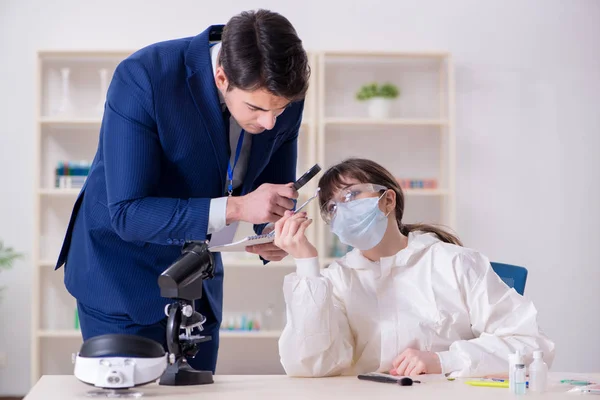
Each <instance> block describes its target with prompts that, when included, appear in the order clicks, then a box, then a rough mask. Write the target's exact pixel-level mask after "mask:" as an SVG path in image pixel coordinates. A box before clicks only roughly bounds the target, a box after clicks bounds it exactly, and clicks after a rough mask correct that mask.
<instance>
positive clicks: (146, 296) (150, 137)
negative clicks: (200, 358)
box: [56, 25, 304, 329]
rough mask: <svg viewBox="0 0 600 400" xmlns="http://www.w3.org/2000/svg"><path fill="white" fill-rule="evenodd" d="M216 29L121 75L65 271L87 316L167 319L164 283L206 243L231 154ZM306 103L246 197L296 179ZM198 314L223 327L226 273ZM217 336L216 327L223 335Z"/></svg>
mask: <svg viewBox="0 0 600 400" xmlns="http://www.w3.org/2000/svg"><path fill="white" fill-rule="evenodd" d="M221 28H222V26H220V25H215V26H211V27H209V28H208V29H207V30H206V31H204V32H203V33H201V34H199V35H198V36H195V37H191V38H184V39H178V40H172V41H167V42H161V43H157V44H154V45H151V46H149V47H146V48H144V49H141V50H139V51H137V52H136V53H134V54H133V55H131V56H130V57H128V58H127V59H125V60H124V61H122V62H121V63H120V64H119V66H118V67H117V69H116V71H115V74H114V77H113V79H112V82H111V84H110V87H109V89H108V93H107V99H106V105H105V113H104V118H103V121H102V125H101V130H100V141H99V146H98V150H97V153H96V155H95V157H94V161H93V164H92V168H91V171H90V174H89V176H88V178H87V180H86V183H85V186H84V187H83V189H82V191H81V193H80V195H79V197H78V199H77V201H76V203H75V206H74V208H73V213H72V216H71V219H70V221H69V226H68V230H67V233H66V237H65V241H64V244H63V247H62V250H61V252H60V256H59V259H58V262H57V265H56V268H57V269H58V268H60V267H61V266H62V265H63V264H64V265H65V285H66V287H67V289H68V290H69V292H70V293H71V294H72V295H73V296H74V297H75V298H77V299H78V300H79V301H81V302H82V303H83V304H85V305H87V306H88V307H90V308H92V309H95V310H97V311H99V312H101V313H105V314H108V315H111V316H116V317H120V316H128V317H129V318H131V320H133V322H135V323H138V324H151V323H155V322H157V321H159V320H160V319H162V318H164V306H165V305H166V304H167V303H170V301H169V300H168V299H164V298H162V297H161V296H160V290H159V287H158V284H157V279H158V276H159V274H160V273H162V272H163V271H164V270H165V269H166V268H167V267H168V266H169V265H170V264H171V263H172V262H173V261H174V260H175V259H176V258H177V257H178V256H179V255H180V254H181V247H182V245H183V243H184V242H185V241H187V240H205V239H207V238H209V237H207V233H206V231H207V226H208V216H209V208H210V199H211V198H216V197H222V196H224V195H225V193H226V191H225V184H226V182H225V178H226V175H227V163H228V159H229V148H228V143H227V138H226V134H225V126H224V122H223V117H222V112H221V108H220V104H219V98H218V94H217V88H216V86H215V82H214V75H213V71H212V66H211V58H210V53H209V35H211V34H214V32H215V31H220V29H221ZM303 107H304V103H303V102H298V103H294V104H293V105H291V106H290V107H289V108H288V109H286V110H285V112H284V113H283V114H282V115H281V116H279V117H278V118H277V124H276V125H275V127H274V128H273V129H272V130H270V131H265V132H263V133H261V134H259V135H254V136H253V139H252V147H251V153H250V158H249V162H248V167H247V172H246V176H245V178H244V182H243V187H242V194H243V193H247V192H250V191H252V190H254V189H255V188H256V187H258V186H259V185H260V184H262V183H288V182H292V181H294V179H295V172H296V158H297V139H298V131H299V128H300V122H301V119H302V111H303ZM215 260H216V276H215V278H214V279H212V280H209V281H205V282H204V289H205V290H204V293H203V301H202V302H201V304H200V306H199V308H200V309H199V311H200V312H202V313H203V314H204V315H206V316H207V318H208V321H207V324H209V326H207V328H208V329H210V325H213V324H214V326H216V325H218V323H219V322H220V321H221V310H222V288H223V286H222V283H223V265H222V261H221V257H220V254H218V253H217V254H216V257H215ZM214 326H213V327H214Z"/></svg>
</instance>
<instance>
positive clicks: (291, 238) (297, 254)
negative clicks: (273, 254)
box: [274, 211, 318, 258]
mask: <svg viewBox="0 0 600 400" xmlns="http://www.w3.org/2000/svg"><path fill="white" fill-rule="evenodd" d="M311 223H312V219H307V218H306V213H305V212H299V213H297V214H293V213H292V212H291V211H286V212H285V214H284V216H283V217H281V219H279V221H277V222H276V223H275V242H274V244H275V246H277V247H279V248H280V249H281V250H284V251H285V252H287V253H288V254H290V255H291V256H292V257H294V258H312V257H316V256H317V255H318V253H317V249H316V248H315V246H313V245H312V244H311V243H310V242H309V241H308V239H307V238H306V236H305V234H304V232H305V231H306V228H308V226H309V225H310V224H311Z"/></svg>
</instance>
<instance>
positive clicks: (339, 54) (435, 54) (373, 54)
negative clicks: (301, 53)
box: [323, 50, 450, 59]
mask: <svg viewBox="0 0 600 400" xmlns="http://www.w3.org/2000/svg"><path fill="white" fill-rule="evenodd" d="M323 55H324V56H325V57H326V58H330V57H331V58H347V57H360V58H367V59H368V58H446V57H448V56H449V55H450V53H448V52H443V51H427V52H425V51H406V52H392V51H372V50H369V51H345V50H339V51H324V52H323Z"/></svg>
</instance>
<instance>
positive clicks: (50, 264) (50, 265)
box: [38, 260, 56, 268]
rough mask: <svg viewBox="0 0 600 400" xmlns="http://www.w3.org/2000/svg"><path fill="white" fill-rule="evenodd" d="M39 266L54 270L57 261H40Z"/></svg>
mask: <svg viewBox="0 0 600 400" xmlns="http://www.w3.org/2000/svg"><path fill="white" fill-rule="evenodd" d="M38 265H39V266H40V267H42V268H54V267H55V266H56V260H54V261H53V260H40V261H39V262H38Z"/></svg>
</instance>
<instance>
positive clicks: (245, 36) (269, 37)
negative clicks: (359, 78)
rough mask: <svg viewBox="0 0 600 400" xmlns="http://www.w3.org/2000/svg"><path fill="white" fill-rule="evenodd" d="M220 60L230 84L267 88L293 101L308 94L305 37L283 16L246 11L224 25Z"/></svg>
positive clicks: (252, 88) (240, 87)
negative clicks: (303, 40)
mask: <svg viewBox="0 0 600 400" xmlns="http://www.w3.org/2000/svg"><path fill="white" fill-rule="evenodd" d="M219 61H220V64H221V66H222V67H223V71H224V72H225V75H227V79H228V80H229V87H230V88H232V87H235V88H238V89H241V90H246V91H253V90H257V89H264V90H266V91H267V92H270V93H271V94H274V95H275V96H279V97H283V98H286V99H288V100H290V101H296V100H301V99H303V98H304V96H305V95H306V91H307V89H308V81H309V77H310V66H309V65H308V57H307V55H306V51H305V50H304V48H303V47H302V41H301V40H300V38H299V37H298V35H297V34H296V30H295V29H294V27H293V26H292V24H291V23H290V21H288V20H287V18H285V17H284V16H282V15H280V14H278V13H275V12H272V11H268V10H258V11H245V12H242V13H241V14H239V15H236V16H235V17H233V18H231V19H230V20H229V22H227V24H226V25H225V28H224V29H223V36H222V47H221V54H220V59H219Z"/></svg>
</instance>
